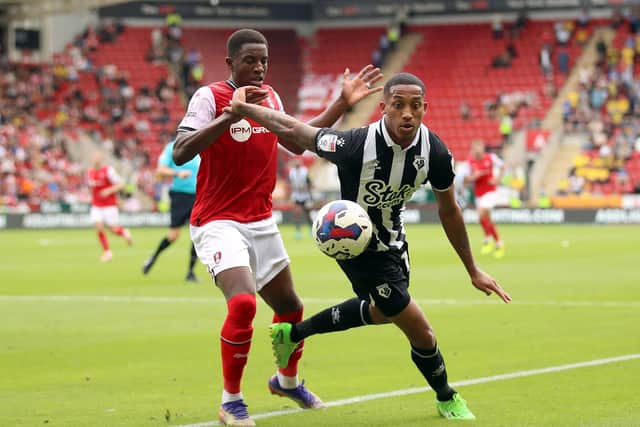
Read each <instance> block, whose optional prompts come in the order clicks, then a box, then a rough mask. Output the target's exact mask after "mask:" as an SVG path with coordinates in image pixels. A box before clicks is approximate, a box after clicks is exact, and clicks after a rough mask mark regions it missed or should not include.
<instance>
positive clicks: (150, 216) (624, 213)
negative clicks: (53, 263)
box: [0, 207, 640, 230]
mask: <svg viewBox="0 0 640 427" xmlns="http://www.w3.org/2000/svg"><path fill="white" fill-rule="evenodd" d="M273 215H274V217H275V219H276V221H277V222H278V224H292V223H293V222H294V214H293V212H291V211H282V210H275V211H274V212H273ZM463 215H464V220H465V222H466V223H468V224H476V223H477V222H478V214H477V213H476V211H475V210H473V209H465V210H464V212H463ZM312 216H314V217H315V212H313V213H312ZM492 217H493V219H494V220H495V221H496V222H497V223H500V224H603V225H604V224H640V207H636V208H631V209H622V208H620V209H495V210H494V211H493V214H492ZM403 218H404V222H405V223H406V224H418V223H425V224H436V223H439V221H440V220H439V218H438V212H437V210H435V209H432V208H427V209H418V208H415V209H407V210H405V211H404V212H403ZM169 219H170V218H169V214H168V213H159V212H140V213H121V214H120V223H121V224H122V225H124V226H126V227H167V226H169ZM90 227H92V223H91V219H90V218H89V214H86V213H32V214H0V230H2V229H53V228H90Z"/></svg>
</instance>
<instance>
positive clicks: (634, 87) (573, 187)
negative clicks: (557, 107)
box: [559, 15, 640, 194]
mask: <svg viewBox="0 0 640 427" xmlns="http://www.w3.org/2000/svg"><path fill="white" fill-rule="evenodd" d="M639 22H640V21H639V20H638V19H637V18H636V17H635V15H631V16H628V17H626V18H621V19H614V20H613V21H612V26H613V27H614V29H616V30H617V36H616V38H615V39H614V41H613V43H612V44H611V45H608V44H607V43H605V41H604V40H598V41H597V55H598V58H597V65H596V67H595V68H593V69H581V70H579V79H580V82H579V86H578V87H577V88H576V89H575V90H573V91H571V92H570V93H569V94H568V96H567V99H566V100H565V101H564V103H563V119H564V123H565V131H567V132H582V133H585V134H586V135H588V138H587V141H586V143H585V144H584V147H583V152H582V153H581V154H580V155H579V156H577V157H576V158H575V159H574V168H573V169H572V170H571V173H570V175H569V177H567V178H566V179H563V180H562V181H561V182H560V185H559V193H560V194H581V193H585V192H586V193H595V194H598V193H605V194H608V193H619V192H633V191H640V188H638V186H637V185H635V186H634V184H633V183H632V182H631V180H630V177H629V173H628V171H627V164H628V162H629V160H631V159H632V158H634V157H635V156H640V81H639V80H638V72H637V62H638V60H637V58H638V54H640V33H639V29H640V25H639Z"/></svg>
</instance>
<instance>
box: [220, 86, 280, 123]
mask: <svg viewBox="0 0 640 427" xmlns="http://www.w3.org/2000/svg"><path fill="white" fill-rule="evenodd" d="M268 96H269V91H268V90H266V89H260V88H257V87H254V86H242V87H239V88H238V89H236V90H235V91H234V92H233V97H232V98H231V104H230V105H229V106H228V107H224V108H223V109H222V111H224V112H225V113H227V114H231V115H233V116H234V120H233V121H234V122H237V121H238V120H240V119H242V113H241V112H240V109H241V108H242V106H243V105H244V104H260V103H261V102H262V101H264V100H265V99H267V97H268Z"/></svg>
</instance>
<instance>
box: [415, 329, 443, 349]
mask: <svg viewBox="0 0 640 427" xmlns="http://www.w3.org/2000/svg"><path fill="white" fill-rule="evenodd" d="M436 343H437V340H436V333H435V332H434V331H433V329H432V328H431V326H426V327H425V328H422V329H421V331H420V334H419V335H418V336H416V337H414V338H413V339H412V340H411V344H413V345H414V346H415V347H418V348H434V347H435V346H436Z"/></svg>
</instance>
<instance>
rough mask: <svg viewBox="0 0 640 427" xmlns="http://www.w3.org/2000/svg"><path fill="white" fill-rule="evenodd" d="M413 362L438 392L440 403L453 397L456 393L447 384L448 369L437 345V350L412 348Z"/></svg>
mask: <svg viewBox="0 0 640 427" xmlns="http://www.w3.org/2000/svg"><path fill="white" fill-rule="evenodd" d="M411 360H413V363H415V364H416V366H417V367H418V369H419V370H420V372H421V373H422V376H423V377H424V378H425V379H426V380H427V382H428V383H429V385H430V386H431V388H432V389H433V391H435V392H436V395H437V396H438V400H439V401H441V402H444V401H446V400H450V399H451V398H452V397H453V394H454V393H455V392H456V391H455V390H454V389H452V388H451V386H450V385H449V383H448V382H447V368H446V367H445V364H444V359H443V358H442V355H441V354H440V350H439V349H438V346H437V345H436V348H432V349H427V350H422V349H419V348H415V347H414V346H411Z"/></svg>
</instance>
